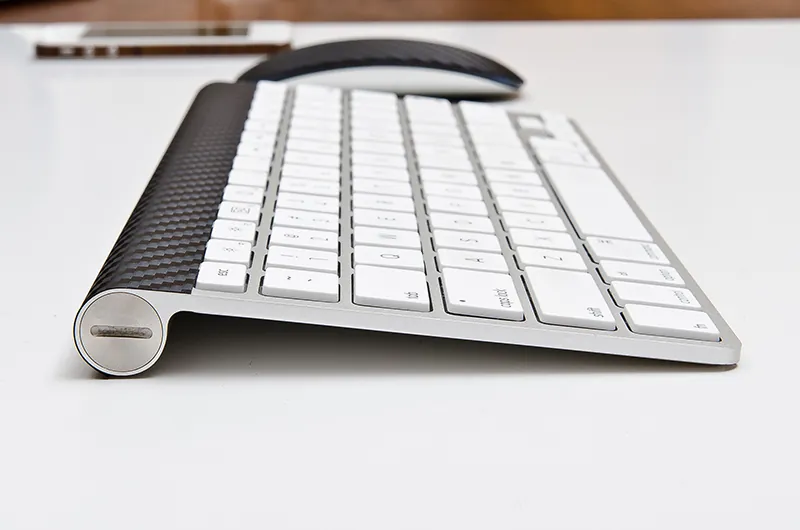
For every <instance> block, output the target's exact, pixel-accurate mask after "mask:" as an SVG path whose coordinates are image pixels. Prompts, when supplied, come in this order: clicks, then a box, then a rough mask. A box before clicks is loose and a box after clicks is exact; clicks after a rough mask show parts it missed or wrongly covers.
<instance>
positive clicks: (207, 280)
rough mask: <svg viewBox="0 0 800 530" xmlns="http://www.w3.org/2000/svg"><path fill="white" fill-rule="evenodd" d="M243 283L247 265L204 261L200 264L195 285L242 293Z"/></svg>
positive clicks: (200, 287) (245, 279) (244, 282)
mask: <svg viewBox="0 0 800 530" xmlns="http://www.w3.org/2000/svg"><path fill="white" fill-rule="evenodd" d="M245 285H247V265H242V264H241V263H217V262H213V261H204V262H203V263H201V264H200V271H199V272H198V273H197V283H196V284H195V287H197V288H198V289H202V290H204V291H222V292H225V293H243V292H244V288H245Z"/></svg>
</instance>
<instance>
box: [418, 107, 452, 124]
mask: <svg viewBox="0 0 800 530" xmlns="http://www.w3.org/2000/svg"><path fill="white" fill-rule="evenodd" d="M408 119H409V121H411V123H433V124H437V125H453V126H455V125H456V124H457V122H456V117H455V116H453V113H452V112H451V113H449V114H447V113H440V112H430V111H426V110H419V111H410V112H409V113H408Z"/></svg>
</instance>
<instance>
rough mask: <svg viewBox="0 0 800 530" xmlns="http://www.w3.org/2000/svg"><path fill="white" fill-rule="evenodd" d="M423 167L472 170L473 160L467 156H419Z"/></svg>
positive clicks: (420, 165) (420, 164)
mask: <svg viewBox="0 0 800 530" xmlns="http://www.w3.org/2000/svg"><path fill="white" fill-rule="evenodd" d="M417 158H418V162H419V167H421V168H437V169H453V170H456V171H472V162H470V161H469V160H468V159H466V158H460V157H459V158H456V157H444V156H433V155H424V156H419V157H417Z"/></svg>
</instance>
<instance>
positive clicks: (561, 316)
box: [525, 267, 617, 330]
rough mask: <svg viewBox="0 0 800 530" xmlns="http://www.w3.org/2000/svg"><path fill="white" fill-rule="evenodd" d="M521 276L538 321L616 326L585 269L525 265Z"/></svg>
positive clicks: (595, 326) (601, 326) (587, 325)
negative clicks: (523, 276)
mask: <svg viewBox="0 0 800 530" xmlns="http://www.w3.org/2000/svg"><path fill="white" fill-rule="evenodd" d="M525 276H526V277H527V279H528V286H529V287H530V290H531V294H532V295H533V303H534V305H535V306H536V314H537V316H538V318H539V320H541V321H542V322H545V323H547V324H557V325H559V326H574V327H579V328H591V329H608V330H612V329H616V327H617V326H616V323H615V322H614V316H613V315H612V314H611V310H610V309H609V308H608V304H606V301H605V299H604V298H603V295H602V294H601V292H600V289H598V287H597V284H595V282H594V280H593V279H592V276H591V275H590V274H589V273H588V272H575V271H567V270H560V269H546V268H540V267H527V268H526V269H525Z"/></svg>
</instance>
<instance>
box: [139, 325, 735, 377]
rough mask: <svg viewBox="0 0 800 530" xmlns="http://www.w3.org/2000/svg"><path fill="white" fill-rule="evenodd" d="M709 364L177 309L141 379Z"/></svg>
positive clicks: (687, 368)
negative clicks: (163, 346)
mask: <svg viewBox="0 0 800 530" xmlns="http://www.w3.org/2000/svg"><path fill="white" fill-rule="evenodd" d="M729 369H731V367H714V366H702V365H693V364H687V363H676V362H666V361H655V360H651V359H636V358H627V357H617V356H610V355H596V354H588V353H584V352H570V351H557V350H548V349H541V348H530V347H523V346H510V345H503V344H488V343H480V342H470V341H459V340H452V339H440V338H432V337H417V336H412V335H400V334H389V333H379V332H372V331H362V330H352V329H342V328H332V327H323V326H311V325H304V324H291V323H286V322H267V321H258V320H246V319H237V318H225V317H213V316H204V315H194V314H182V315H178V316H176V317H175V318H174V320H173V321H172V322H171V325H170V334H169V338H168V340H167V345H166V349H165V350H164V353H163V355H162V356H161V359H159V361H158V362H157V363H156V364H155V365H154V366H153V368H151V369H150V370H148V371H147V372H145V373H144V374H142V375H141V376H140V377H153V376H157V377H169V376H186V375H191V374H198V375H200V374H205V375H209V374H211V375H242V376H253V375H260V376H270V377H279V376H296V375H302V376H323V377H324V376H348V375H353V376H359V375H375V376H393V375H414V374H417V375H447V374H453V375H460V374H539V373H541V374H552V373H574V374H581V373H587V374H593V373H624V372H632V373H642V372H675V373H686V372H719V371H726V370H729Z"/></svg>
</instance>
